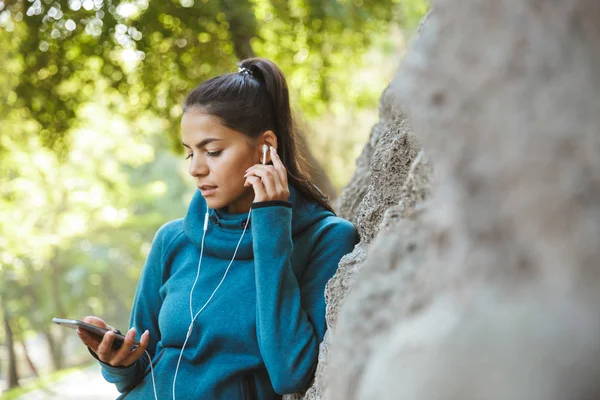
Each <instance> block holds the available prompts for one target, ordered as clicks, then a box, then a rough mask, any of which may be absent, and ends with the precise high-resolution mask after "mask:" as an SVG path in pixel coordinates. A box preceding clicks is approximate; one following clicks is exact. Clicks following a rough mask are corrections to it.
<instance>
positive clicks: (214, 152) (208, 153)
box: [206, 150, 223, 157]
mask: <svg viewBox="0 0 600 400" xmlns="http://www.w3.org/2000/svg"><path fill="white" fill-rule="evenodd" d="M221 151H223V150H219V151H207V152H206V155H207V156H208V157H217V156H218V155H219V154H221Z"/></svg>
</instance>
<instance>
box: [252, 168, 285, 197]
mask: <svg viewBox="0 0 600 400" xmlns="http://www.w3.org/2000/svg"><path fill="white" fill-rule="evenodd" d="M247 176H257V177H259V178H260V179H261V181H262V184H263V186H264V188H265V192H266V194H267V196H268V198H269V199H276V198H277V197H278V195H279V190H278V188H280V187H281V185H280V184H279V176H278V175H277V173H276V172H275V171H274V170H273V167H270V168H253V169H251V170H250V172H248V174H247Z"/></svg>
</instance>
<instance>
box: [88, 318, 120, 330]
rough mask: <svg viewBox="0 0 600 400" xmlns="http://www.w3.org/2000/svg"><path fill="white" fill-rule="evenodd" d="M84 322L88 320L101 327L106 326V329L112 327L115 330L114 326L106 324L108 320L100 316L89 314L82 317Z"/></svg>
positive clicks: (89, 322)
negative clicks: (105, 320)
mask: <svg viewBox="0 0 600 400" xmlns="http://www.w3.org/2000/svg"><path fill="white" fill-rule="evenodd" d="M81 320H82V321H83V322H86V323H88V324H90V325H95V326H99V327H100V328H104V329H111V330H114V328H113V327H111V326H109V325H107V324H106V322H104V320H103V319H102V318H98V317H94V316H90V315H88V316H87V317H83V318H82V319H81Z"/></svg>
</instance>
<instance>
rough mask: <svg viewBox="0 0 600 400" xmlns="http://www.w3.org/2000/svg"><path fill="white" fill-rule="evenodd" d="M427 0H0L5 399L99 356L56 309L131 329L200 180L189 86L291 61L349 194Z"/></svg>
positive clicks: (298, 102)
mask: <svg viewBox="0 0 600 400" xmlns="http://www.w3.org/2000/svg"><path fill="white" fill-rule="evenodd" d="M428 6H429V5H428V2H427V0H337V1H335V0H289V1H282V0H247V1H245V0H131V1H117V0H83V1H81V0H0V98H1V100H2V101H1V102H0V124H1V125H0V127H1V128H0V129H1V132H0V276H1V279H0V321H1V324H0V393H2V394H0V398H1V399H12V398H17V397H20V398H21V397H22V396H24V395H25V394H26V393H27V392H30V391H32V390H33V389H34V388H39V387H40V386H41V387H45V388H46V389H45V390H46V391H47V392H46V393H50V391H49V390H50V389H48V388H52V385H53V382H58V381H59V380H60V379H61V377H62V376H64V375H65V374H76V373H78V371H80V369H81V368H86V367H87V366H89V365H90V356H89V354H88V353H87V351H86V349H85V348H84V347H83V346H82V345H81V344H80V343H79V341H78V339H77V337H76V335H75V333H74V331H72V330H68V329H65V328H61V327H58V326H54V325H53V324H52V322H51V320H52V318H53V317H65V318H76V319H79V318H81V317H83V316H85V315H97V316H101V317H103V318H104V319H105V320H106V321H107V322H108V323H110V324H111V325H113V326H115V327H119V328H121V329H127V327H128V320H129V310H130V304H131V302H132V299H133V294H134V291H135V286H136V282H137V279H138V276H139V274H140V271H141V268H142V266H143V263H144V260H145V257H146V255H147V253H148V250H149V248H150V243H151V241H152V238H153V236H154V233H155V231H156V230H157V229H158V227H159V226H160V225H162V224H163V223H165V222H166V221H168V220H170V219H174V218H179V217H182V216H183V215H184V214H185V211H186V209H187V204H188V202H189V200H190V198H191V196H192V194H193V192H194V190H195V186H194V182H193V180H192V179H191V178H190V177H189V176H188V175H187V166H186V163H185V161H184V156H183V148H182V146H181V144H180V139H179V122H180V117H181V112H182V110H181V103H182V101H183V99H184V97H185V95H186V93H187V92H189V91H190V90H191V89H192V88H193V87H194V86H196V85H197V84H199V83H200V82H201V81H203V80H204V79H206V78H209V77H212V76H215V75H218V74H222V73H226V72H232V71H236V70H237V66H236V62H237V61H238V60H240V59H243V58H247V57H251V56H260V57H266V58H269V59H271V60H273V61H275V62H276V63H277V64H278V65H279V66H280V67H281V69H282V70H283V71H284V73H285V75H286V77H287V79H288V84H289V86H290V92H291V97H292V107H293V110H294V113H295V117H296V123H297V125H298V128H299V131H300V133H301V136H302V138H303V142H304V143H305V145H306V146H305V147H306V148H307V150H308V152H309V153H310V154H309V158H310V159H311V160H312V161H313V165H314V171H313V173H314V174H315V176H316V179H317V181H318V183H319V185H320V187H321V188H322V189H323V190H324V191H326V192H327V193H328V194H329V195H330V196H331V198H335V196H336V195H337V194H338V193H339V191H340V190H341V188H342V187H343V186H344V185H345V184H346V182H347V181H348V180H349V179H350V177H351V176H352V173H353V171H354V162H355V159H356V158H357V156H358V155H359V153H360V151H361V150H362V147H363V145H364V143H365V142H366V141H367V139H368V137H369V132H370V129H371V127H372V125H373V124H375V123H376V122H377V119H378V118H377V106H378V100H379V97H380V96H381V93H382V91H383V90H384V89H385V87H386V86H387V84H388V83H389V82H390V81H391V79H392V77H393V75H394V73H395V71H396V69H397V67H398V65H399V62H400V59H401V57H402V54H403V52H404V48H405V44H406V42H407V41H408V40H410V37H411V35H412V34H413V32H414V31H415V30H416V27H417V25H418V22H419V20H420V18H421V17H422V16H423V15H424V14H425V13H426V11H427V9H428ZM87 389H88V390H92V389H91V387H89V386H88V388H87ZM22 398H25V397H22ZM31 398H33V397H31ZM39 398H44V397H43V396H42V397H39ZM48 398H50V394H48ZM63 398H64V397H63ZM75 398H76V397H75Z"/></svg>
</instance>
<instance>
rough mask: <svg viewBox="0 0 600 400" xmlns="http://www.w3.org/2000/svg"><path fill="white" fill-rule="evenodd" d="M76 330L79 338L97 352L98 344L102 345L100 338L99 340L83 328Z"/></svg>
mask: <svg viewBox="0 0 600 400" xmlns="http://www.w3.org/2000/svg"><path fill="white" fill-rule="evenodd" d="M76 332H77V336H79V339H80V340H81V341H82V342H83V344H84V345H86V346H87V347H89V348H90V349H92V350H93V351H94V353H96V352H97V350H98V345H100V340H98V337H97V336H94V335H90V334H89V333H88V332H86V331H85V330H83V329H77V330H76Z"/></svg>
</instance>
